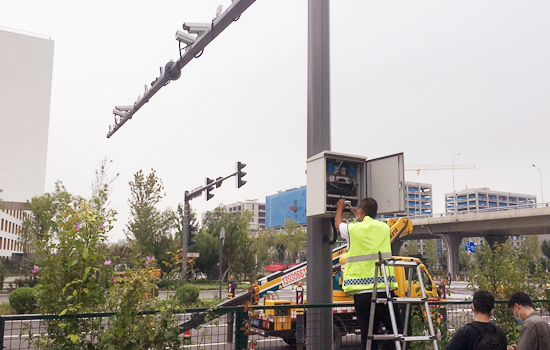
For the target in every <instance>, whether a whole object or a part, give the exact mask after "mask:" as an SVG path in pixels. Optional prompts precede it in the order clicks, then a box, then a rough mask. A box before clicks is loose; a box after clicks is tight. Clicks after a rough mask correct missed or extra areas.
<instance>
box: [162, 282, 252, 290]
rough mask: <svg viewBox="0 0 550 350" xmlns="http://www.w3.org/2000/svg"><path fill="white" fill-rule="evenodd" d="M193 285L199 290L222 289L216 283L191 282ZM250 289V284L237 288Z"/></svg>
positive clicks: (225, 284)
mask: <svg viewBox="0 0 550 350" xmlns="http://www.w3.org/2000/svg"><path fill="white" fill-rule="evenodd" d="M191 284H193V285H194V286H196V287H197V288H199V290H218V289H220V285H219V284H218V283H216V282H206V281H204V282H191ZM248 288H250V284H239V285H238V286H237V289H240V290H243V289H248ZM176 289H177V286H170V290H176ZM226 289H227V283H225V282H224V283H222V290H226ZM162 290H166V289H164V288H163V289H162Z"/></svg>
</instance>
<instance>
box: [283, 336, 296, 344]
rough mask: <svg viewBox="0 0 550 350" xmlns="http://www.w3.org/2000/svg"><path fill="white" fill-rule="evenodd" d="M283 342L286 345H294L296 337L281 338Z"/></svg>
mask: <svg viewBox="0 0 550 350" xmlns="http://www.w3.org/2000/svg"><path fill="white" fill-rule="evenodd" d="M283 341H284V342H285V343H287V344H288V345H296V337H292V338H283Z"/></svg>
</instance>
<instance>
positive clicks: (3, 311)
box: [0, 302, 14, 315]
mask: <svg viewBox="0 0 550 350" xmlns="http://www.w3.org/2000/svg"><path fill="white" fill-rule="evenodd" d="M13 314H14V311H13V309H12V308H11V306H10V303H7V302H3V303H2V304H0V315H13Z"/></svg>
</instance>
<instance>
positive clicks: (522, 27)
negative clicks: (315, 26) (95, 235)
mask: <svg viewBox="0 0 550 350" xmlns="http://www.w3.org/2000/svg"><path fill="white" fill-rule="evenodd" d="M229 4H230V0H179V1H178V0H170V1H168V0H156V1H145V0H132V1H130V0H109V1H106V0H97V1H94V2H83V1H74V0H71V1H70V0H51V1H43V0H25V1H7V0H3V1H1V2H0V5H1V7H0V26H3V27H8V28H14V29H19V30H25V31H29V32H35V33H39V34H43V35H47V36H50V37H51V39H52V40H54V41H55V53H54V69H53V83H52V84H53V85H52V103H51V113H50V133H49V145H48V163H47V173H46V191H51V190H53V186H54V182H55V181H56V180H61V181H63V183H64V184H65V186H66V187H67V189H68V190H69V191H70V192H72V193H75V194H80V195H84V196H89V195H90V194H91V191H90V187H91V182H92V179H93V173H94V169H95V168H96V167H97V164H98V163H99V161H100V160H101V159H103V158H107V159H108V160H112V166H111V172H112V174H113V175H114V174H116V173H119V174H120V175H119V178H118V179H117V181H116V182H115V186H114V192H113V197H112V199H113V204H114V206H115V208H116V209H117V210H118V211H119V213H120V214H119V215H118V219H119V222H118V223H117V226H116V227H115V230H114V231H113V236H112V237H111V239H113V240H116V239H118V238H122V237H124V234H123V229H124V226H125V225H126V223H127V220H128V204H127V198H128V197H129V195H130V190H129V186H128V182H129V181H131V180H132V179H133V174H134V173H136V172H137V171H139V170H140V169H143V170H144V171H145V172H146V173H148V172H149V171H150V169H151V168H154V169H155V170H156V171H157V175H158V176H159V177H160V178H161V179H162V180H163V183H164V186H165V192H166V197H165V198H164V199H163V200H162V202H161V203H160V205H159V208H160V209H163V208H165V207H167V206H170V207H172V208H175V207H176V206H177V204H178V203H181V202H183V193H184V191H185V190H191V189H193V188H195V187H197V186H200V185H202V184H204V178H205V177H214V178H215V177H218V176H224V175H228V174H230V173H232V172H233V171H234V167H235V161H242V162H244V163H246V164H248V166H247V167H246V171H247V172H248V175H247V176H246V180H247V181H248V183H247V184H246V185H245V186H244V187H242V188H240V189H237V188H236V187H235V183H234V181H233V179H231V180H228V181H227V182H225V183H224V184H223V186H222V187H220V188H218V189H216V190H215V191H214V192H213V193H214V194H215V197H214V198H213V199H211V200H210V201H208V202H206V201H205V200H204V199H203V198H198V199H195V200H193V201H192V206H193V207H194V208H196V210H197V211H198V212H199V213H201V212H203V211H206V210H211V209H213V208H214V207H216V206H217V205H218V204H220V203H225V204H229V203H232V202H236V201H243V200H246V199H259V200H261V201H265V196H266V195H271V194H273V193H276V192H277V191H278V190H287V189H290V188H295V187H300V186H302V185H305V184H306V175H305V160H306V117H307V104H306V102H307V19H308V18H307V6H308V2H307V1H306V0H258V1H257V2H256V3H255V4H253V5H252V6H251V7H250V8H249V9H248V10H247V11H246V12H245V13H244V14H243V15H242V16H241V18H240V19H239V20H238V21H237V22H235V23H233V24H231V26H230V27H228V28H227V29H226V30H225V31H224V32H223V33H222V34H221V35H220V36H219V37H218V38H216V39H215V40H214V41H213V42H212V43H211V44H210V45H209V46H208V47H207V48H206V50H205V52H204V54H203V55H202V56H201V57H200V58H198V59H194V60H193V61H191V63H190V64H188V65H187V66H186V67H185V68H184V69H183V70H182V76H181V78H180V79H179V80H177V81H174V82H172V83H170V84H169V85H168V86H166V87H164V88H163V89H161V90H160V92H159V93H157V94H156V95H155V96H154V97H153V98H152V99H151V100H150V102H149V103H148V104H147V105H146V106H145V107H144V108H142V109H141V110H140V111H139V112H138V113H137V114H136V115H135V116H134V118H133V119H132V120H130V121H128V122H127V123H126V124H125V125H124V126H123V127H122V128H121V129H120V130H119V131H118V132H117V133H115V134H114V135H113V136H112V137H111V138H110V139H107V138H106V134H107V131H108V126H109V125H110V124H112V123H113V116H112V113H111V111H112V109H113V107H114V106H115V105H128V104H132V103H133V102H134V101H135V100H136V98H137V96H138V95H141V94H143V90H144V85H145V84H148V85H149V84H150V83H151V82H152V81H153V80H154V79H155V78H156V77H157V76H158V75H159V67H160V66H164V65H165V64H166V63H167V62H168V61H169V60H170V59H174V60H176V59H177V58H178V57H179V54H178V44H177V42H176V40H175V39H174V34H175V32H176V30H178V29H181V25H182V24H183V22H186V21H187V22H210V21H211V20H212V18H213V17H214V15H215V12H216V8H217V7H218V5H223V6H224V9H225V8H227V7H228V6H229ZM548 18H550V2H548V1H521V2H519V1H502V0H499V1H479V0H477V1H435V0H434V1H414V2H413V1H410V2H394V1H364V0H341V1H332V2H331V23H330V26H331V29H330V32H331V84H332V85H331V122H332V147H331V148H332V151H335V152H341V153H350V154H356V155H363V156H366V157H368V158H375V157H380V156H385V155H389V154H393V153H398V152H404V153H405V164H408V165H413V164H433V165H450V164H451V161H452V158H453V156H454V155H456V154H458V153H460V154H461V155H460V156H457V157H455V159H454V160H455V164H457V165H459V164H475V166H476V169H475V170H455V183H456V189H457V190H462V189H464V188H466V187H468V188H474V187H489V188H491V189H492V190H498V191H506V192H516V193H526V194H534V195H537V197H538V200H539V201H540V200H541V186H540V184H541V182H540V177H539V172H538V170H537V169H535V168H533V167H532V164H535V165H537V166H538V167H539V168H540V169H541V171H542V182H543V184H544V186H545V187H544V190H545V192H546V197H545V198H546V201H548V200H550V162H549V160H550V155H549V152H548V140H549V138H548V133H549V131H550V130H549V129H550V128H549V123H548V113H549V110H550V98H549V93H550V65H549V62H550V48H549V43H550V21H548ZM406 180H408V181H416V182H424V183H431V184H433V192H434V207H435V210H434V211H435V212H443V211H444V204H443V203H444V194H445V193H446V192H451V191H452V189H453V188H452V173H451V171H422V172H420V174H419V175H417V174H416V172H407V173H406Z"/></svg>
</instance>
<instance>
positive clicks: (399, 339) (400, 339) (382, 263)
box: [367, 254, 439, 350]
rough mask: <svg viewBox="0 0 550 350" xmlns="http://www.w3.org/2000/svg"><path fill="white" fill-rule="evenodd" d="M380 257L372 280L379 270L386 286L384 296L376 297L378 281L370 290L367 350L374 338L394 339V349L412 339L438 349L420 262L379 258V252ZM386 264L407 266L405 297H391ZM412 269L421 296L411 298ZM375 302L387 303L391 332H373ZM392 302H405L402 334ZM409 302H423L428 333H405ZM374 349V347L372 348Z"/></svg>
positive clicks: (409, 307) (376, 276) (399, 348)
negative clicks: (413, 334) (407, 284)
mask: <svg viewBox="0 0 550 350" xmlns="http://www.w3.org/2000/svg"><path fill="white" fill-rule="evenodd" d="M379 256H380V259H379V261H378V262H376V267H375V272H374V281H378V272H379V271H380V272H381V274H382V276H383V281H384V284H385V286H386V298H378V294H377V293H378V288H377V287H378V283H374V287H373V291H372V301H371V309H370V317H369V329H368V333H367V350H371V347H372V343H373V341H374V340H394V341H395V349H396V350H402V349H404V348H406V347H407V343H408V342H413V341H431V342H433V349H434V350H439V347H438V345H437V337H436V334H435V331H434V326H433V322H432V317H431V314H430V307H429V305H428V297H427V295H426V290H425V289H424V281H423V280H422V271H421V270H420V264H419V263H417V262H415V261H403V260H395V259H386V260H383V259H382V258H381V254H379ZM386 266H388V267H389V266H402V267H408V268H409V269H408V270H409V271H408V283H409V286H408V290H407V297H405V298H395V297H394V298H392V296H391V293H390V285H389V283H388V276H387V273H386ZM413 269H416V273H417V276H418V281H419V283H420V290H422V298H411V290H412V273H413ZM376 304H387V305H388V309H389V312H390V319H391V325H392V328H393V334H374V315H375V311H376ZM394 304H405V305H406V307H405V324H404V327H403V334H399V330H398V329H397V321H396V319H395V309H394ZM411 304H424V311H425V314H426V318H427V320H428V328H429V329H428V330H429V335H420V336H408V335H407V329H408V326H409V314H410V311H411ZM372 350H376V349H372Z"/></svg>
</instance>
